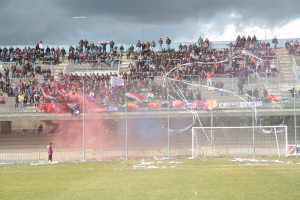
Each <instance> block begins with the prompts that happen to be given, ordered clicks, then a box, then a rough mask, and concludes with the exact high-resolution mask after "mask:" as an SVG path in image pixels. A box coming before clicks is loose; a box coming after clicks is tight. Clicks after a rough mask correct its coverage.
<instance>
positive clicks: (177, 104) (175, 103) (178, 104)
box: [172, 101, 183, 108]
mask: <svg viewBox="0 0 300 200" xmlns="http://www.w3.org/2000/svg"><path fill="white" fill-rule="evenodd" d="M182 106H183V101H172V107H173V108H179V107H182Z"/></svg>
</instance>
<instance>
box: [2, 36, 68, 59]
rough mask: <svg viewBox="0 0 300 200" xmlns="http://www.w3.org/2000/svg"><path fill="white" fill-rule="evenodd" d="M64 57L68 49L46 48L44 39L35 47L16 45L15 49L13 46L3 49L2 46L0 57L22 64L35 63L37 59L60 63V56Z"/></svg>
mask: <svg viewBox="0 0 300 200" xmlns="http://www.w3.org/2000/svg"><path fill="white" fill-rule="evenodd" d="M60 55H61V56H62V59H64V57H65V55H66V50H65V49H64V48H63V47H62V49H60V48H59V47H56V48H54V47H51V48H50V47H49V46H47V47H46V48H45V46H44V44H43V42H42V41H40V44H39V43H37V44H36V47H35V48H30V47H28V48H27V47H24V49H20V48H18V47H16V48H15V49H14V48H13V47H12V46H11V47H10V48H6V47H5V46H4V48H3V49H2V48H1V47H0V59H1V61H2V62H18V63H19V64H20V65H21V64H23V63H28V62H31V63H35V62H36V61H41V62H52V63H53V64H59V62H60V61H59V56H60Z"/></svg>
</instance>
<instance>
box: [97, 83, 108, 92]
mask: <svg viewBox="0 0 300 200" xmlns="http://www.w3.org/2000/svg"><path fill="white" fill-rule="evenodd" d="M99 88H100V93H101V94H108V93H109V89H107V88H106V87H104V86H102V85H99Z"/></svg>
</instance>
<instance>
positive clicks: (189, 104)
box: [186, 101, 198, 110]
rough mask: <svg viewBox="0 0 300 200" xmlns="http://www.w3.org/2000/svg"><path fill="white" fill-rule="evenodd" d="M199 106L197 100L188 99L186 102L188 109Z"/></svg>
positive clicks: (194, 108) (195, 108)
mask: <svg viewBox="0 0 300 200" xmlns="http://www.w3.org/2000/svg"><path fill="white" fill-rule="evenodd" d="M197 107H198V105H197V101H188V102H187V103H186V109H188V110H197Z"/></svg>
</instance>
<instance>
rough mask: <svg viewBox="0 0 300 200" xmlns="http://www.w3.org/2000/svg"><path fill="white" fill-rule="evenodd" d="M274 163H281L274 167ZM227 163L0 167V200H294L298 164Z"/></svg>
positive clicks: (292, 160)
mask: <svg viewBox="0 0 300 200" xmlns="http://www.w3.org/2000/svg"><path fill="white" fill-rule="evenodd" d="M275 159H277V160H279V161H283V162H274V160H275ZM232 160H235V159H231V158H214V159H207V158H199V159H194V160H189V159H171V160H145V161H141V160H132V161H97V162H78V163H75V162H74V163H70V162H69V163H67V162H61V163H57V164H40V165H32V163H25V164H2V165H0V188H1V189H0V198H1V199H298V198H299V196H300V190H299V184H300V164H297V163H300V160H299V158H280V159H278V158H268V159H258V160H260V161H254V160H252V161H250V160H245V161H243V162H241V161H232ZM262 160H264V161H262ZM271 160H273V161H271ZM142 162H143V163H142ZM170 162H171V163H170ZM128 165H129V166H128Z"/></svg>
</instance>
